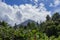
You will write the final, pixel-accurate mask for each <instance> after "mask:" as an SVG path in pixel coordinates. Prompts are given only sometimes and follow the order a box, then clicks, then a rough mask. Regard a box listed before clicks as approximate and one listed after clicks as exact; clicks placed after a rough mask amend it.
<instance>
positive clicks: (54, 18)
mask: <svg viewBox="0 0 60 40" xmlns="http://www.w3.org/2000/svg"><path fill="white" fill-rule="evenodd" d="M59 18H60V14H59V13H55V14H54V15H53V16H52V20H53V21H57V20H58V19H59Z"/></svg>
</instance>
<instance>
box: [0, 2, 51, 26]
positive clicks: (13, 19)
mask: <svg viewBox="0 0 60 40" xmlns="http://www.w3.org/2000/svg"><path fill="white" fill-rule="evenodd" d="M47 15H50V12H49V11H47V10H46V8H45V7H44V4H43V3H40V7H39V8H36V6H32V5H31V4H25V5H20V6H17V5H14V6H10V5H7V4H5V3H3V2H1V3H0V20H4V21H6V22H8V23H9V24H11V25H14V24H15V23H17V24H19V23H22V22H24V21H26V20H28V19H30V20H34V21H36V22H37V21H38V22H40V21H45V20H46V16H47Z"/></svg>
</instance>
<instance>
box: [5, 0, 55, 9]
mask: <svg viewBox="0 0 60 40" xmlns="http://www.w3.org/2000/svg"><path fill="white" fill-rule="evenodd" d="M53 2H54V0H38V2H37V5H38V6H39V4H40V3H44V4H45V7H46V8H47V10H52V8H53V9H54V7H49V5H50V3H52V4H53ZM5 3H7V4H9V5H21V4H32V5H35V3H34V0H32V1H31V0H5Z"/></svg>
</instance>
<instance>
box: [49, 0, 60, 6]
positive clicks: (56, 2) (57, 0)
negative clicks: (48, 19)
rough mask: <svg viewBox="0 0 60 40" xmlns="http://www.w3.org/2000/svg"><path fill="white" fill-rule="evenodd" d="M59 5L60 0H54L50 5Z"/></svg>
mask: <svg viewBox="0 0 60 40" xmlns="http://www.w3.org/2000/svg"><path fill="white" fill-rule="evenodd" d="M58 5H60V0H54V1H53V3H50V5H49V6H50V7H57V6H58Z"/></svg>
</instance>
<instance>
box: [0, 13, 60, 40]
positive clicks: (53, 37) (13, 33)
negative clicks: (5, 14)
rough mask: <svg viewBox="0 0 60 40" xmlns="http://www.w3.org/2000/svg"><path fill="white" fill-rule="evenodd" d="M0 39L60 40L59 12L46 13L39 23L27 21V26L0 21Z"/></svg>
mask: <svg viewBox="0 0 60 40" xmlns="http://www.w3.org/2000/svg"><path fill="white" fill-rule="evenodd" d="M0 40H60V14H59V13H54V14H53V15H52V16H51V17H50V16H49V15H47V17H46V21H45V22H42V23H41V24H38V23H35V22H29V23H28V24H27V26H23V25H19V26H17V25H16V24H15V26H13V27H12V26H9V25H8V24H7V23H6V22H4V21H2V22H0Z"/></svg>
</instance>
